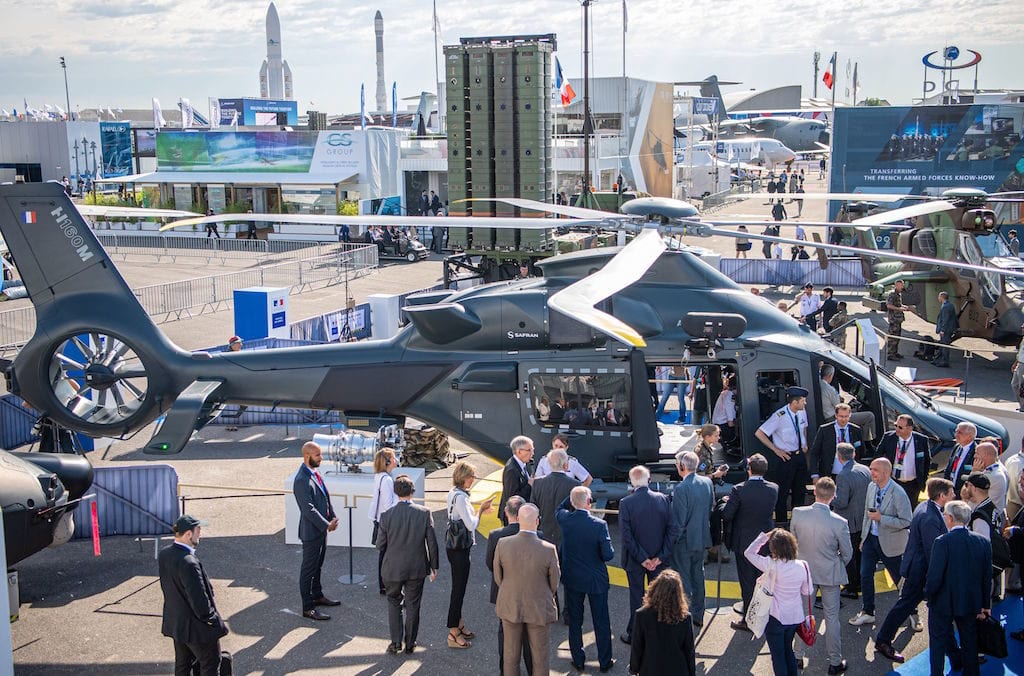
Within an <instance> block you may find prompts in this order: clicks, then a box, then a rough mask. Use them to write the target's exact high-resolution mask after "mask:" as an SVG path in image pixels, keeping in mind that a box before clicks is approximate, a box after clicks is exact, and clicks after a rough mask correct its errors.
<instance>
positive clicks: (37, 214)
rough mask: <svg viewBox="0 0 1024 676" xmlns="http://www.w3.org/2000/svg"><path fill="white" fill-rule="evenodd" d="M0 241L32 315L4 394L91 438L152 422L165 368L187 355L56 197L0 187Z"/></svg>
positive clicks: (51, 192)
mask: <svg viewBox="0 0 1024 676" xmlns="http://www.w3.org/2000/svg"><path fill="white" fill-rule="evenodd" d="M0 234H2V235H3V238H4V240H5V241H6V243H7V246H8V248H9V249H10V253H11V256H12V257H13V258H14V265H15V268H16V269H17V271H18V273H19V274H20V276H21V281H22V283H23V284H24V285H25V289H26V290H27V291H28V295H29V298H30V299H31V301H32V305H33V306H34V307H35V313H36V330H35V333H34V334H33V336H32V338H31V339H30V340H29V341H28V343H27V344H26V345H25V346H24V347H23V348H22V349H21V351H20V352H19V353H18V356H17V358H16V359H15V361H14V364H13V366H12V367H11V368H10V369H9V370H8V373H7V377H8V389H10V390H11V391H12V392H14V393H17V394H19V395H20V396H22V397H23V398H24V399H26V400H27V401H28V402H29V403H31V404H32V405H33V406H34V407H35V408H36V409H37V410H39V411H40V412H41V413H43V414H44V415H48V416H50V417H52V418H53V419H54V420H56V421H57V422H58V423H62V424H64V425H66V426H69V427H73V428H74V429H79V430H82V431H84V432H86V433H89V434H94V435H96V436H102V435H107V436H117V435H118V434H120V433H121V431H122V430H124V429H127V428H129V427H136V426H137V425H138V423H139V422H140V421H142V419H144V418H145V419H151V418H152V417H154V416H155V415H156V412H155V410H154V409H155V404H156V403H157V402H158V401H159V400H160V399H161V394H162V393H161V387H162V386H161V382H163V381H166V380H169V379H168V378H167V376H168V374H169V372H171V371H173V367H172V366H171V365H170V362H172V361H174V359H173V357H176V356H181V355H185V353H184V352H183V351H181V350H180V349H179V348H177V347H175V346H174V345H173V344H172V343H170V341H168V340H167V338H166V337H165V336H164V335H163V333H162V332H160V330H159V329H157V327H156V326H155V325H154V324H153V322H152V320H150V318H149V316H148V315H147V314H146V311H145V310H144V309H143V307H142V305H141V304H140V303H139V301H138V299H137V298H136V297H135V294H134V293H133V292H132V290H131V288H129V286H128V284H127V283H126V282H125V280H124V278H123V277H121V275H120V273H118V271H117V269H116V268H115V267H114V265H113V263H112V262H111V260H110V258H109V256H108V255H107V252H106V251H105V250H104V249H103V247H102V246H101V245H100V243H99V241H98V240H97V239H96V236H95V235H94V234H93V232H92V230H91V228H90V227H89V225H88V224H87V223H86V222H85V219H84V218H82V215H81V214H80V213H79V212H78V209H76V208H75V205H74V204H73V203H72V202H71V199H70V198H68V196H67V195H66V194H65V193H64V190H63V187H62V186H61V185H60V184H57V183H29V184H20V185H0ZM186 356H187V355H186Z"/></svg>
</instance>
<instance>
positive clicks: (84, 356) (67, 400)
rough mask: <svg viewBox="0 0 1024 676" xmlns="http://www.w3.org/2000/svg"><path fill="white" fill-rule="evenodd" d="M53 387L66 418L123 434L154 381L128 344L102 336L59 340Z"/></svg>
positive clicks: (91, 334)
mask: <svg viewBox="0 0 1024 676" xmlns="http://www.w3.org/2000/svg"><path fill="white" fill-rule="evenodd" d="M49 370H50V374H49V375H50V388H51V389H52V390H53V395H54V397H55V398H56V400H57V402H58V404H60V405H61V406H63V407H64V409H65V410H64V411H63V413H64V415H65V416H70V417H71V418H74V419H76V420H78V421H81V422H82V423H84V424H85V425H88V426H102V427H106V426H109V427H110V428H111V431H112V432H116V433H120V430H122V429H123V428H124V427H125V426H126V424H127V423H129V422H130V421H131V420H132V419H133V418H135V417H136V416H138V415H140V414H144V413H145V411H144V409H145V408H146V404H147V403H148V397H149V376H148V374H147V372H146V368H145V365H144V364H143V362H142V359H141V357H140V356H139V354H138V353H137V352H136V351H135V349H133V347H132V346H131V345H129V344H128V343H127V342H125V341H124V340H122V339H120V338H118V337H116V336H113V335H110V334H106V333H102V332H98V331H92V332H89V333H84V334H79V335H73V336H70V337H68V338H66V339H64V340H61V341H59V342H58V343H57V344H56V346H55V347H54V349H53V352H52V355H51V358H50V367H49Z"/></svg>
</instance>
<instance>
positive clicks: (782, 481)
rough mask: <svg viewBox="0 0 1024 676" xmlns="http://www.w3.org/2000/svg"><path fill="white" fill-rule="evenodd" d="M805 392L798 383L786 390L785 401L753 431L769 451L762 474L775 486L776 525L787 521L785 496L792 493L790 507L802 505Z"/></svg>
mask: <svg viewBox="0 0 1024 676" xmlns="http://www.w3.org/2000/svg"><path fill="white" fill-rule="evenodd" d="M807 394H808V393H807V390H805V389H804V388H802V387H791V388H789V389H788V390H786V400H787V402H788V403H787V404H786V405H785V406H783V407H782V408H780V409H779V410H778V411H776V412H775V413H773V414H771V415H770V416H768V419H767V420H765V421H764V422H763V423H762V424H761V426H760V427H758V428H757V432H755V433H754V436H756V437H757V439H758V440H759V441H760V442H761V443H762V444H764V446H765V448H767V449H768V450H769V451H770V453H769V454H768V474H767V476H766V478H767V479H768V480H770V481H773V482H774V483H776V484H778V486H779V497H778V500H777V501H776V503H775V525H776V526H782V525H783V524H786V523H788V522H789V518H788V512H787V508H786V500H787V498H789V497H790V495H792V502H793V507H794V508H795V507H802V506H803V504H804V494H805V493H806V492H807V482H808V480H809V479H810V477H809V476H808V472H807V412H806V411H805V409H806V407H807Z"/></svg>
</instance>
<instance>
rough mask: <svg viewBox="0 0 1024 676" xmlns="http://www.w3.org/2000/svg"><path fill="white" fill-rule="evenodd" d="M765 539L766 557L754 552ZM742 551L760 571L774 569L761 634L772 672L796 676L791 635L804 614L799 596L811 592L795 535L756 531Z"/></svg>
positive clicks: (778, 531) (756, 551) (802, 600)
mask: <svg viewBox="0 0 1024 676" xmlns="http://www.w3.org/2000/svg"><path fill="white" fill-rule="evenodd" d="M765 542H767V543H768V551H769V553H770V554H771V556H770V557H768V556H761V555H760V554H758V551H760V549H761V547H762V546H764V543H765ZM743 555H744V556H746V557H747V560H748V561H750V562H751V563H752V564H754V566H755V567H756V568H757V569H758V570H760V571H762V572H764V571H766V570H768V568H769V567H772V568H774V569H775V587H774V589H773V592H772V593H773V596H772V606H771V611H770V612H769V617H768V626H767V627H766V628H765V631H764V635H765V638H766V639H767V641H768V651H769V652H770V653H771V656H772V668H773V669H774V670H775V676H797V673H798V672H797V668H796V654H795V653H794V652H793V637H794V636H795V635H796V628H797V627H798V626H800V623H801V622H803V621H804V618H805V617H806V616H807V603H806V602H805V601H804V599H803V597H804V596H809V595H810V593H811V576H810V572H809V571H808V568H807V564H806V563H805V562H803V561H801V560H799V559H797V558H796V556H797V545H796V538H795V537H794V536H793V534H792V533H790V532H789V531H787V530H784V529H782V528H776V529H774V530H772V531H770V532H768V533H761V534H760V535H758V536H757V538H756V539H755V540H754V541H753V542H751V543H750V546H749V547H747V550H746V551H745V552H743Z"/></svg>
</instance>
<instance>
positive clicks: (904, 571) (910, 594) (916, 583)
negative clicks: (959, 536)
mask: <svg viewBox="0 0 1024 676" xmlns="http://www.w3.org/2000/svg"><path fill="white" fill-rule="evenodd" d="M927 489H928V501H927V502H925V503H923V504H921V505H918V507H917V509H916V510H914V518H913V519H911V520H910V540H909V541H908V542H907V551H906V553H905V554H904V555H903V562H902V563H901V564H900V576H901V577H902V578H903V579H904V582H903V586H902V587H901V588H900V597H899V599H898V600H897V601H896V605H894V606H893V607H892V609H890V610H889V614H888V615H886V616H885V621H884V622H882V626H881V627H880V628H879V629H878V634H876V635H875V650H876V651H877V652H879V653H881V654H882V655H883V656H885V657H886V658H887V659H890V660H892V661H894V662H899V663H901V664H902V663H903V662H904V660H905V658H904V657H903V655H901V654H900V653H898V652H896V649H895V648H894V647H893V645H892V640H893V639H894V638H896V632H897V631H899V628H900V625H902V624H903V623H904V622H906V620H907V618H908V617H911V618H914V621H913V625H914V626H913V627H912V628H913V629H914V630H915V631H918V629H917V625H918V621H917V619H916V616H917V606H918V605H919V604H920V603H921V601H923V600H924V583H925V578H926V577H927V576H928V562H929V561H930V560H931V556H932V546H933V545H934V544H935V540H936V538H938V537H939V536H940V535H945V534H946V522H945V520H944V519H943V517H942V510H943V508H944V507H945V506H946V503H947V502H950V501H952V500H953V498H954V497H955V496H954V495H953V484H952V482H950V481H948V480H946V479H943V478H941V477H933V478H931V479H928V485H927Z"/></svg>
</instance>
